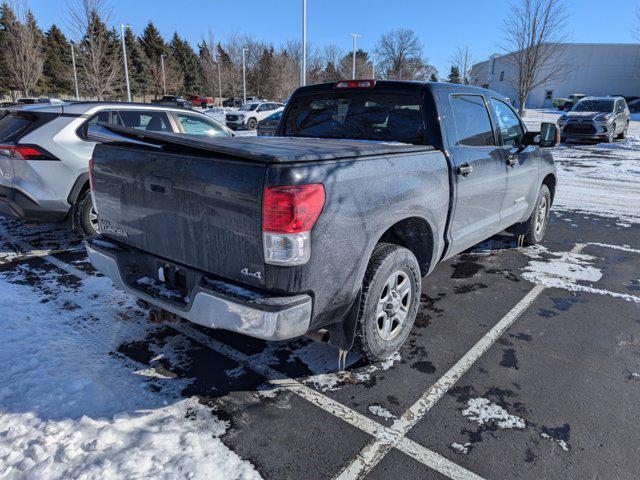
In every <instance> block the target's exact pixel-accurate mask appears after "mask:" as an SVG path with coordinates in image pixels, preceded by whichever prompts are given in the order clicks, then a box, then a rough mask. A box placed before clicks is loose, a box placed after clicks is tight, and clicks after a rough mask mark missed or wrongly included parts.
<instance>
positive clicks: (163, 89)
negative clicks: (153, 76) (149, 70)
mask: <svg viewBox="0 0 640 480" xmlns="http://www.w3.org/2000/svg"><path fill="white" fill-rule="evenodd" d="M160 68H161V69H162V91H163V92H164V93H163V95H166V94H167V78H166V76H165V74H164V55H163V54H162V53H161V54H160Z"/></svg>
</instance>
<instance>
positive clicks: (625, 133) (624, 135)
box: [618, 122, 629, 140]
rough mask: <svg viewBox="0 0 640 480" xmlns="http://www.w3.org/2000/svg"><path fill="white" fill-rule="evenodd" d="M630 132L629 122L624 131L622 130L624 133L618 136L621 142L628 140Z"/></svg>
mask: <svg viewBox="0 0 640 480" xmlns="http://www.w3.org/2000/svg"><path fill="white" fill-rule="evenodd" d="M628 131H629V122H627V124H626V125H625V127H624V130H622V132H620V135H618V138H619V139H620V140H622V139H624V138H627V132H628Z"/></svg>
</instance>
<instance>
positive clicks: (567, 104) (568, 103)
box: [551, 93, 586, 111]
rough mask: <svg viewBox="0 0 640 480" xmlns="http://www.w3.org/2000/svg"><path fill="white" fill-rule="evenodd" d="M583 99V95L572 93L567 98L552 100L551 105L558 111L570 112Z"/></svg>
mask: <svg viewBox="0 0 640 480" xmlns="http://www.w3.org/2000/svg"><path fill="white" fill-rule="evenodd" d="M584 97H586V95H585V94H584V93H572V94H571V95H569V98H554V99H553V101H552V102H551V103H552V104H553V106H554V107H556V108H557V109H558V110H561V111H562V110H571V109H572V108H573V106H574V105H575V104H576V103H578V101H579V100H580V99H582V98H584Z"/></svg>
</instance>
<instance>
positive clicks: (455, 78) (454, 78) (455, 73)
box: [447, 65, 462, 83]
mask: <svg viewBox="0 0 640 480" xmlns="http://www.w3.org/2000/svg"><path fill="white" fill-rule="evenodd" d="M447 82H449V83H462V82H461V80H460V70H459V69H458V67H456V66H454V65H452V66H451V71H450V72H449V76H448V77H447Z"/></svg>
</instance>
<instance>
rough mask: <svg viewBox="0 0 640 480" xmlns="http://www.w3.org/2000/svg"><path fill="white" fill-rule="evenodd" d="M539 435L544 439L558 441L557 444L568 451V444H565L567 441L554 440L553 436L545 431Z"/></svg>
mask: <svg viewBox="0 0 640 480" xmlns="http://www.w3.org/2000/svg"><path fill="white" fill-rule="evenodd" d="M540 436H541V437H542V438H544V439H545V440H549V441H551V442H558V445H560V448H561V449H562V450H563V451H565V452H568V451H569V445H568V444H567V442H565V441H564V440H556V439H555V438H553V437H552V436H551V435H549V434H547V433H544V432H543V433H541V434H540Z"/></svg>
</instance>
